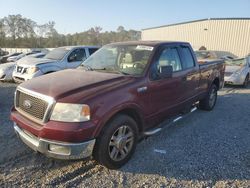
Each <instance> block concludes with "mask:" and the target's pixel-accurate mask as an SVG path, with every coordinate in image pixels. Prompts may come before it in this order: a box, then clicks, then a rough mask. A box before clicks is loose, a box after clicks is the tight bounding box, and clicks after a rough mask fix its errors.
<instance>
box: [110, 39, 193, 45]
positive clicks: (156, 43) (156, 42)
mask: <svg viewBox="0 0 250 188" xmlns="http://www.w3.org/2000/svg"><path fill="white" fill-rule="evenodd" d="M177 43H178V44H188V43H187V42H182V41H161V40H155V41H149V40H145V41H142V40H140V41H126V42H115V43H111V44H107V45H110V46H112V45H146V46H158V45H161V44H177Z"/></svg>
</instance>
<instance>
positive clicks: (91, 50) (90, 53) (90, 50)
mask: <svg viewBox="0 0 250 188" xmlns="http://www.w3.org/2000/svg"><path fill="white" fill-rule="evenodd" d="M96 50H98V48H89V55H92V54H93V53H95V52H96Z"/></svg>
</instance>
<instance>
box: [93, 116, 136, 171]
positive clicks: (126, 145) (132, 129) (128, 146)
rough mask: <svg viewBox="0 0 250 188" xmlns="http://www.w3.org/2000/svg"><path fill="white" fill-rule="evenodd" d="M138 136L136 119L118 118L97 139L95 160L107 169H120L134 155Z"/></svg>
mask: <svg viewBox="0 0 250 188" xmlns="http://www.w3.org/2000/svg"><path fill="white" fill-rule="evenodd" d="M137 135H138V130H137V124H136V122H135V121H134V119H132V118H131V117H129V116H127V115H118V116H116V117H115V118H113V119H112V120H111V121H110V122H109V123H108V124H107V125H106V126H105V127H104V129H103V131H102V132H101V134H100V136H99V138H97V140H96V145H95V148H94V158H95V159H96V160H97V161H98V162H99V163H100V164H102V165H104V166H106V167H107V168H110V169H117V168H120V167H121V166H122V165H124V164H125V163H126V162H127V161H128V160H129V159H130V158H131V156H132V154H133V153H134V151H135V148H136V144H137V137H138V136H137Z"/></svg>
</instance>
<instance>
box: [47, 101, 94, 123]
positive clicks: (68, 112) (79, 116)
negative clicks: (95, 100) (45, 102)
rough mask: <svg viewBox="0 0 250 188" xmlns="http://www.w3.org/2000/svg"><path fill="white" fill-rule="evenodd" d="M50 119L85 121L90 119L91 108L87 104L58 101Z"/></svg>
mask: <svg viewBox="0 0 250 188" xmlns="http://www.w3.org/2000/svg"><path fill="white" fill-rule="evenodd" d="M50 120H55V121H63V122H84V121H89V120H90V108H89V106H88V105H86V104H71V103H56V105H55V107H54V109H53V112H52V115H51V117H50Z"/></svg>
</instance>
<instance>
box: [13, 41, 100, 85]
mask: <svg viewBox="0 0 250 188" xmlns="http://www.w3.org/2000/svg"><path fill="white" fill-rule="evenodd" d="M98 48H99V47H96V46H65V47H60V48H55V49H53V50H52V51H50V52H49V53H48V54H47V55H46V56H45V57H43V58H40V59H37V58H29V59H25V60H23V61H19V62H17V65H16V67H15V69H14V71H13V74H12V77H13V79H14V81H15V82H17V83H20V82H24V81H27V80H30V79H32V78H34V77H38V76H41V75H44V74H48V73H52V72H56V71H60V70H64V69H72V68H76V67H78V66H79V65H80V64H81V63H82V61H83V60H85V59H86V58H87V57H89V56H90V55H91V54H92V53H94V52H95V51H96V50H98Z"/></svg>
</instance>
